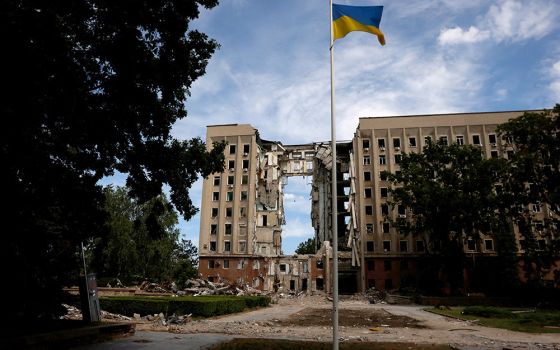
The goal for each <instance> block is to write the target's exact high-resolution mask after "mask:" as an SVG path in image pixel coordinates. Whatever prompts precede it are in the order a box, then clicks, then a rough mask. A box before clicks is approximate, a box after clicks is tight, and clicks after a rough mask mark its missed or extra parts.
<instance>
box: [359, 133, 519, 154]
mask: <svg viewBox="0 0 560 350" xmlns="http://www.w3.org/2000/svg"><path fill="white" fill-rule="evenodd" d="M471 138H472V144H473V145H481V144H482V143H481V138H480V135H478V134H473V135H472V136H471ZM431 140H432V137H431V136H425V137H424V143H428V142H429V141H431ZM439 140H440V141H441V142H442V143H443V144H445V145H447V143H448V137H447V136H440V137H439ZM508 141H509V140H508ZM455 142H456V143H457V144H458V145H464V144H465V137H464V136H463V135H457V136H455ZM488 143H490V144H491V145H496V143H497V136H496V134H489V135H488ZM509 143H511V142H509ZM408 145H409V146H410V147H413V148H414V147H416V145H417V143H416V137H413V136H411V137H409V138H408ZM377 146H378V147H379V149H380V150H385V147H386V145H385V139H384V138H378V139H377ZM362 148H363V149H364V150H368V149H369V148H370V140H369V139H367V138H366V139H362ZM393 148H394V149H395V150H396V151H399V150H400V148H401V138H400V137H393Z"/></svg>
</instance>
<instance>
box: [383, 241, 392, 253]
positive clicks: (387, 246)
mask: <svg viewBox="0 0 560 350" xmlns="http://www.w3.org/2000/svg"><path fill="white" fill-rule="evenodd" d="M383 251H384V252H386V253H387V252H390V251H391V241H383Z"/></svg>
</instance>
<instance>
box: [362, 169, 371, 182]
mask: <svg viewBox="0 0 560 350" xmlns="http://www.w3.org/2000/svg"><path fill="white" fill-rule="evenodd" d="M364 181H371V173H370V172H369V171H364Z"/></svg>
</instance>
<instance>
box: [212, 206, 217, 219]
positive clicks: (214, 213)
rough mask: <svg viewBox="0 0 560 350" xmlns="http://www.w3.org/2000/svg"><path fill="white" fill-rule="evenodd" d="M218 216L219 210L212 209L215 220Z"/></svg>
mask: <svg viewBox="0 0 560 350" xmlns="http://www.w3.org/2000/svg"><path fill="white" fill-rule="evenodd" d="M217 216H218V208H212V217H213V218H215V217H217Z"/></svg>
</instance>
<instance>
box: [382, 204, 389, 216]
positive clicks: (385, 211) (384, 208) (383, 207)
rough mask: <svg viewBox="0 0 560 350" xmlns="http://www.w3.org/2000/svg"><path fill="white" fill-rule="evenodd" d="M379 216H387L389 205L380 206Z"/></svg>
mask: <svg viewBox="0 0 560 350" xmlns="http://www.w3.org/2000/svg"><path fill="white" fill-rule="evenodd" d="M381 215H389V205H387V204H381Z"/></svg>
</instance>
